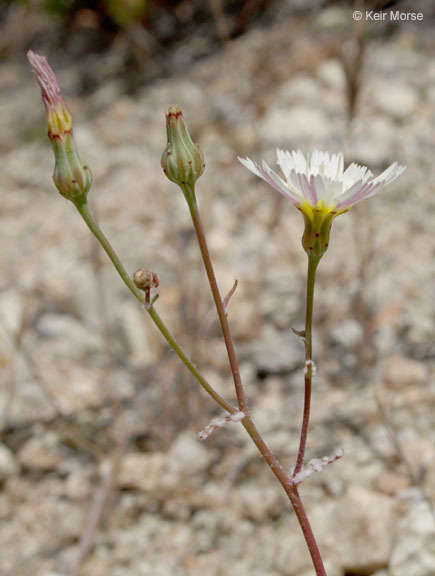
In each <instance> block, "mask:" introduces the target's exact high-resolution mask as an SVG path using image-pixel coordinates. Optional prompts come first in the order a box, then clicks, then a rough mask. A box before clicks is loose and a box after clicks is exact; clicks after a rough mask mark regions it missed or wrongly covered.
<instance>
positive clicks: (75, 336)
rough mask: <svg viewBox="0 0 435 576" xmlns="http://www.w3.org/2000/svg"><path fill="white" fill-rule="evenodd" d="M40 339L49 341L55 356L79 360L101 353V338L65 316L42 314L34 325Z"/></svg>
mask: <svg viewBox="0 0 435 576" xmlns="http://www.w3.org/2000/svg"><path fill="white" fill-rule="evenodd" d="M36 330H37V332H38V334H39V335H40V337H41V338H43V339H46V340H51V341H52V343H51V349H52V353H53V355H55V356H61V357H65V358H72V359H76V360H81V359H83V358H87V357H95V355H96V354H99V353H101V352H102V338H101V337H100V335H99V334H98V333H97V332H90V331H89V330H88V329H87V328H86V326H85V325H84V324H82V323H81V322H78V321H77V320H76V319H75V318H73V317H72V316H69V315H67V314H44V315H43V316H41V317H40V318H39V320H38V322H37V324H36Z"/></svg>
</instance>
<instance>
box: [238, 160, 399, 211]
mask: <svg viewBox="0 0 435 576" xmlns="http://www.w3.org/2000/svg"><path fill="white" fill-rule="evenodd" d="M277 156H278V165H279V167H280V168H281V170H282V172H283V174H284V177H285V180H283V179H282V178H281V177H280V176H279V175H278V174H277V173H276V172H274V171H273V170H272V169H271V168H270V167H269V166H268V165H267V164H266V162H265V161H264V160H263V162H262V165H261V166H260V165H259V164H257V163H256V162H253V161H252V160H250V159H249V158H239V160H240V162H241V163H242V164H243V165H244V166H246V168H248V170H250V171H251V172H253V173H254V174H255V175H256V176H259V177H260V178H262V179H263V180H265V181H266V182H268V183H269V184H270V185H271V186H273V187H274V188H275V189H276V190H278V192H280V193H281V194H282V195H283V196H285V197H286V198H289V199H290V200H291V201H292V202H293V203H294V204H295V205H297V206H300V207H302V206H304V205H305V204H308V205H309V206H311V207H312V208H318V209H321V210H324V211H327V212H332V211H336V212H337V213H340V212H344V211H347V210H348V209H349V208H351V207H352V206H354V205H355V204H358V202H361V200H364V199H365V198H369V197H370V196H373V195H374V194H377V193H378V192H379V191H380V190H382V188H384V187H385V186H387V184H390V183H391V182H393V181H394V180H395V179H396V178H397V177H398V176H400V174H402V172H403V171H404V170H405V166H399V165H398V164H397V162H394V163H393V164H391V166H390V167H389V168H387V169H386V170H384V172H382V174H380V175H379V176H378V177H377V178H372V176H373V174H372V173H371V172H370V170H369V169H368V168H366V167H365V166H360V165H358V164H356V163H355V162H352V164H350V165H349V166H348V167H347V168H346V170H344V162H343V154H342V153H341V152H339V153H338V154H329V152H321V151H319V150H316V149H315V150H314V151H313V152H312V154H307V155H306V157H305V156H304V154H303V153H302V152H301V151H300V150H298V151H297V152H294V151H293V152H289V151H287V150H279V149H278V150H277Z"/></svg>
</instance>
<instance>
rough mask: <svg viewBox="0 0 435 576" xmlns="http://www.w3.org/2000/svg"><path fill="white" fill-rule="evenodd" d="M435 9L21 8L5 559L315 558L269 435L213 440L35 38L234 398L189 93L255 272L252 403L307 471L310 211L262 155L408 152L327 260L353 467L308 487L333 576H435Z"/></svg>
mask: <svg viewBox="0 0 435 576" xmlns="http://www.w3.org/2000/svg"><path fill="white" fill-rule="evenodd" d="M355 11H360V12H361V13H362V16H363V17H362V18H361V19H360V20H357V19H355V18H354V13H355ZM366 11H367V12H370V11H373V14H375V13H376V14H382V13H383V14H385V15H386V16H385V19H384V20H377V21H376V20H370V16H367V14H366ZM382 11H383V12H382ZM392 12H393V13H396V12H398V13H400V14H401V15H402V16H401V19H400V20H399V21H396V20H394V21H393V20H391V13H392ZM417 13H422V14H423V19H422V20H414V21H413V20H411V19H409V18H411V15H412V14H417ZM407 15H408V16H407ZM434 26H435V4H434V3H433V2H431V1H429V0H422V1H419V0H415V1H397V2H388V3H385V2H371V3H370V2H366V3H364V2H356V3H355V4H354V3H353V2H345V1H342V2H337V1H326V0H306V1H302V0H269V1H268V0H247V1H245V2H241V1H240V2H239V1H230V0H208V1H207V0H203V1H200V0H183V1H181V2H176V1H170V0H100V1H98V0H95V1H94V2H82V1H80V0H71V1H60V0H59V1H56V0H40V1H31V0H29V1H17V0H10V1H6V0H3V1H2V3H1V4H0V32H1V33H0V157H1V172H2V177H1V181H0V199H1V209H0V218H1V224H0V246H1V250H0V269H1V275H0V549H1V551H2V552H1V554H0V576H27V575H32V576H167V575H171V576H197V575H200V574H201V575H202V574H204V573H207V574H209V575H212V576H227V575H228V574H231V575H233V576H247V575H248V574H249V575H250V576H265V575H267V576H311V575H312V574H313V569H312V567H311V564H310V560H309V557H308V554H307V552H306V550H305V544H304V541H303V538H302V536H301V534H300V532H299V527H298V526H297V522H296V521H295V518H294V515H293V513H292V512H291V510H290V506H289V504H288V502H287V501H286V498H285V496H284V494H282V493H281V488H280V486H279V485H278V484H277V483H276V481H275V479H274V478H273V477H272V475H271V474H270V472H269V470H268V469H267V467H266V466H265V464H264V463H263V462H262V461H261V459H260V457H259V456H258V454H257V453H256V451H255V448H254V447H253V446H251V444H250V442H249V439H248V437H247V436H246V435H245V434H244V433H243V429H242V427H241V426H239V425H237V424H231V425H229V426H228V427H227V428H225V429H223V430H220V431H218V432H217V433H215V434H214V435H213V436H212V437H210V438H209V439H208V440H206V441H205V442H201V441H200V440H199V439H198V432H200V431H201V430H202V429H204V428H205V426H206V425H207V424H208V423H209V421H210V418H211V417H212V416H214V415H219V414H220V411H219V410H218V409H217V408H216V406H215V405H213V403H212V402H211V400H209V399H208V397H206V396H205V395H204V394H203V393H202V391H201V389H200V388H199V387H198V385H197V384H196V383H195V382H193V381H192V378H191V377H190V375H189V374H188V373H187V371H186V370H185V369H184V367H183V366H182V365H181V364H180V362H179V361H178V359H177V358H176V357H175V356H174V354H173V353H172V352H171V351H170V350H169V349H168V348H167V347H166V345H165V344H164V342H163V341H162V339H161V338H160V337H159V334H158V333H157V332H156V330H155V329H154V326H153V325H152V324H151V322H150V321H149V319H148V317H147V316H146V315H145V314H144V312H143V311H142V310H141V309H140V307H139V306H138V305H137V304H136V302H135V301H134V300H133V299H132V297H131V296H130V294H129V292H128V291H127V289H126V288H125V287H124V285H123V284H122V283H121V281H120V280H119V279H118V277H117V276H116V274H115V272H114V271H113V270H112V268H111V266H110V264H109V262H108V260H107V258H106V256H105V254H104V253H102V251H101V250H100V249H99V248H98V246H97V245H96V243H95V241H94V240H93V238H91V236H90V233H88V231H87V229H86V227H85V225H84V223H83V222H82V221H81V219H80V217H79V215H78V214H77V213H76V211H75V209H74V207H73V205H72V204H70V203H68V202H67V201H66V200H64V199H63V198H61V197H60V196H59V195H58V194H57V192H56V190H55V188H54V185H53V183H52V180H51V174H52V170H53V158H52V152H51V150H50V145H49V142H48V140H47V138H46V134H45V113H44V109H43V105H42V102H41V97H40V93H39V90H38V86H37V83H36V80H35V78H34V75H33V74H32V72H31V70H30V66H29V64H28V63H27V60H26V51H27V50H28V49H32V50H34V51H35V52H37V53H39V54H41V55H44V56H46V57H47V59H48V61H49V63H50V64H51V66H52V67H53V69H54V71H55V72H56V75H57V78H58V81H59V84H60V86H61V88H62V92H63V95H64V98H65V99H66V100H67V102H68V104H69V107H70V109H71V111H72V114H73V119H74V129H75V136H76V140H77V143H78V146H79V149H80V152H81V155H82V157H83V158H84V159H86V161H87V163H88V164H89V165H90V166H91V168H92V171H93V176H94V184H93V188H92V190H91V192H90V195H89V200H90V204H91V207H92V209H93V211H94V212H95V214H96V215H97V219H98V221H99V223H100V225H101V227H102V229H103V231H104V232H105V233H106V235H107V236H108V237H109V239H110V240H111V242H112V244H113V246H114V248H115V250H116V251H117V252H118V254H119V256H120V257H121V259H122V261H123V262H124V264H125V266H126V268H127V269H128V270H129V272H131V273H133V272H134V271H135V270H136V269H138V268H140V267H146V268H149V269H151V270H153V271H154V272H156V273H157V274H158V275H159V279H160V286H159V289H158V292H159V295H160V297H159V300H158V302H157V304H156V306H157V309H158V311H159V312H160V314H161V315H162V316H163V318H164V319H165V321H166V322H167V324H168V325H169V326H170V327H171V329H172V330H173V332H174V334H175V335H176V337H177V339H178V341H179V342H180V343H181V344H182V345H183V347H184V348H185V349H186V350H187V351H188V352H189V353H190V354H191V355H192V357H193V358H194V360H195V362H196V364H197V365H198V366H199V367H200V369H201V370H202V372H203V373H204V375H205V376H206V377H207V378H208V379H209V381H210V383H212V384H213V385H214V386H215V387H216V388H217V389H218V390H219V392H220V393H221V394H222V395H224V396H225V397H226V398H227V399H229V400H231V401H232V400H233V399H234V392H233V388H232V384H231V377H230V371H229V368H228V362H227V360H226V354H225V349H224V346H223V341H222V338H221V336H220V333H219V329H218V326H217V323H216V319H215V312H214V310H213V307H212V301H211V297H210V293H209V289H208V287H207V284H206V279H205V274H204V272H203V269H202V264H201V261H200V259H199V251H198V248H197V246H196V244H195V242H194V237H193V230H192V227H191V223H190V221H189V216H188V211H187V207H186V205H185V202H184V199H183V197H182V195H181V193H180V191H179V190H178V188H176V187H175V185H172V184H171V183H170V182H169V181H168V180H166V179H165V177H164V175H163V173H162V171H161V168H160V156H161V154H162V152H163V150H164V147H165V144H166V142H165V139H166V132H165V116H164V113H165V109H167V108H168V106H170V105H171V104H179V105H180V106H181V107H182V109H183V111H184V115H185V118H186V120H187V122H188V124H189V127H190V129H191V132H192V135H193V137H194V139H195V141H197V142H198V143H199V144H200V146H201V148H202V150H203V151H204V154H205V158H206V170H205V172H204V175H203V176H202V177H201V179H200V180H199V182H198V187H197V188H198V190H197V193H198V199H199V203H200V208H201V212H202V214H203V218H204V222H205V227H206V231H207V235H208V240H209V245H210V250H211V252H212V255H213V258H214V261H215V266H216V273H217V277H218V280H219V283H220V286H221V291H222V293H223V294H226V293H227V292H228V291H229V290H230V289H231V287H232V286H233V284H234V281H235V279H236V278H237V279H238V281H239V285H238V288H237V291H236V293H235V294H234V296H233V297H232V299H231V302H230V305H229V319H230V323H231V326H232V331H233V335H234V340H235V344H236V348H237V351H238V354H239V360H240V368H241V373H242V376H243V380H244V383H245V387H246V392H247V395H248V397H249V399H250V405H251V407H252V413H253V417H254V420H255V421H256V422H257V425H258V427H259V429H260V430H261V432H262V433H263V435H264V437H265V439H266V441H267V442H268V443H269V445H270V447H271V448H272V450H273V451H274V452H275V453H276V455H277V456H279V457H280V458H282V462H283V465H284V466H286V468H287V469H288V470H290V468H291V466H292V465H293V464H294V461H295V457H296V453H297V448H298V433H299V426H300V419H301V414H302V401H303V346H302V344H301V342H300V341H299V340H298V339H297V337H296V336H295V335H294V334H293V333H292V331H291V327H294V328H296V329H301V328H302V327H303V322H304V296H305V274H306V270H305V268H306V256H305V254H304V252H303V250H302V248H301V243H300V238H301V235H302V231H303V221H302V218H301V216H300V214H299V212H298V211H297V210H295V209H294V208H293V206H292V205H291V204H290V203H289V202H286V201H285V199H283V198H281V197H280V196H279V194H278V193H276V192H275V191H274V190H273V189H271V188H270V187H268V186H267V185H266V184H265V183H264V182H262V181H261V180H259V179H258V178H255V177H254V176H253V175H252V174H251V173H249V172H248V171H247V170H246V169H245V168H244V167H243V166H242V165H241V164H240V163H238V161H237V156H249V157H251V158H253V159H255V160H257V161H260V160H261V159H262V158H265V159H266V160H267V161H268V162H269V164H270V165H271V166H274V164H275V149H276V148H277V147H282V148H284V149H290V150H292V149H298V148H300V149H301V150H302V151H304V152H308V151H311V150H312V149H313V148H314V147H318V148H320V149H326V150H329V151H334V152H336V151H339V150H343V152H344V155H345V160H346V164H348V163H350V162H352V161H356V162H359V163H362V164H365V165H367V166H369V168H370V169H371V170H372V172H373V173H374V174H375V175H377V174H378V173H380V171H382V170H384V169H385V168H386V167H387V166H388V165H389V164H391V163H392V162H394V161H398V162H399V163H400V164H405V165H406V166H407V170H406V172H405V173H404V175H403V176H401V177H400V178H399V179H398V180H397V181H396V182H395V183H394V184H392V185H391V186H390V187H388V188H387V189H385V190H384V191H383V192H382V193H381V194H380V195H379V196H376V197H374V198H373V199H370V201H367V202H366V203H363V204H361V205H358V206H357V207H356V208H355V209H353V210H352V211H351V212H350V213H349V214H346V215H344V216H341V217H340V218H338V219H337V220H336V221H335V222H334V226H333V230H332V234H331V244H330V248H329V251H328V252H327V254H326V255H325V257H324V258H323V260H322V262H321V264H320V266H319V270H318V280H317V288H316V301H315V311H314V324H315V339H314V357H315V359H316V364H317V367H318V373H317V376H316V379H315V381H314V392H313V412H312V421H311V428H310V435H309V440H308V447H307V454H306V459H307V461H308V460H309V459H311V458H314V457H323V456H326V455H330V454H333V453H334V452H335V451H336V450H337V449H338V448H344V450H345V456H344V458H342V459H341V460H340V461H339V462H337V463H335V464H333V465H331V466H330V467H328V468H327V469H326V470H325V471H324V472H322V473H321V474H317V475H314V476H312V477H310V478H308V479H307V480H306V481H305V482H304V485H303V486H302V489H301V493H302V497H303V499H304V502H305V504H306V507H307V510H308V514H309V516H310V518H311V520H312V524H313V529H314V532H315V534H316V535H317V537H318V541H319V545H320V548H321V550H322V552H323V554H324V558H325V562H326V567H327V573H328V576H358V575H360V576H433V575H434V574H435V514H434V502H435V464H434V463H435V416H434V414H435V410H434V408H435V377H434V374H435V345H434V340H435V307H434V286H435V235H434V217H435V194H434V193H435V189H434V186H435V185H434V182H435V164H434V162H433V157H434V150H435V60H434V55H435V35H434Z"/></svg>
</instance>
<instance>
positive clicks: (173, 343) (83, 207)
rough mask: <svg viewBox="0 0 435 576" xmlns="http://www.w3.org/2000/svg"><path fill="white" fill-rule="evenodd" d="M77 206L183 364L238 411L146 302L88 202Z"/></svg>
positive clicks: (215, 397)
mask: <svg viewBox="0 0 435 576" xmlns="http://www.w3.org/2000/svg"><path fill="white" fill-rule="evenodd" d="M75 206H76V208H77V210H78V211H79V213H80V215H81V217H82V218H83V220H84V221H85V222H86V224H87V225H88V227H89V229H90V230H91V232H92V234H93V235H94V236H95V238H96V239H97V240H98V242H99V243H100V245H101V246H102V248H103V249H104V251H105V252H106V254H107V255H108V257H109V258H110V260H111V261H112V263H113V265H114V267H115V268H116V271H117V272H118V274H119V275H120V277H121V279H122V280H123V282H124V284H125V285H126V286H127V288H128V289H129V290H130V292H132V294H133V295H134V297H135V298H136V299H137V300H138V301H139V302H140V303H141V304H143V305H144V307H145V310H146V311H147V312H148V314H149V316H150V318H151V320H152V321H153V322H154V324H155V325H156V326H157V328H158V329H159V331H160V332H161V334H162V336H163V337H164V338H165V340H166V341H167V343H168V344H169V346H170V347H171V348H172V349H173V350H174V352H175V354H177V356H178V357H179V358H180V360H181V361H182V362H183V364H184V365H185V366H186V368H187V369H188V370H189V371H190V372H191V373H192V374H193V376H194V377H195V378H196V380H197V381H198V382H199V384H200V385H201V386H202V387H203V388H204V390H205V391H206V392H207V393H208V394H209V395H210V396H211V397H212V398H213V400H214V401H215V402H216V403H217V404H219V406H221V407H222V408H223V409H224V410H226V411H227V412H229V413H230V414H234V413H236V412H237V411H238V410H237V408H235V407H234V406H233V405H232V404H230V403H229V402H227V401H226V400H225V399H224V398H222V396H221V395H220V394H218V392H216V390H214V388H213V387H212V386H210V384H209V383H208V382H207V380H206V379H205V378H204V377H203V376H202V374H201V373H200V372H199V370H198V368H197V367H196V366H195V364H194V363H193V362H192V361H191V360H190V359H189V358H188V356H187V355H186V354H185V352H184V351H183V349H182V348H181V347H180V346H179V344H178V343H177V341H176V340H175V338H174V337H173V336H172V334H171V332H170V331H169V329H168V328H167V326H166V324H165V323H164V322H163V320H162V318H161V317H160V315H159V314H158V312H157V311H156V309H155V308H154V306H153V305H152V304H147V303H146V302H145V295H144V293H143V292H142V291H141V290H139V289H138V288H136V286H135V284H134V282H133V281H132V279H131V278H130V276H129V274H128V272H127V270H126V269H125V268H124V265H123V264H122V262H121V260H120V259H119V257H118V255H117V254H116V252H115V251H114V249H113V248H112V245H111V244H110V242H109V240H108V239H107V238H106V236H105V235H104V234H103V232H102V230H101V228H100V227H99V226H98V224H97V222H96V221H95V219H94V217H93V216H92V213H91V211H90V209H89V206H88V204H87V203H86V202H84V203H76V204H75Z"/></svg>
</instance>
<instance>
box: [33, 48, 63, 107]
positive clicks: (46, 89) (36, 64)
mask: <svg viewBox="0 0 435 576" xmlns="http://www.w3.org/2000/svg"><path fill="white" fill-rule="evenodd" d="M27 59H28V61H29V62H30V65H31V66H32V68H33V71H34V72H35V74H36V79H37V81H38V84H39V87H40V88H41V93H42V99H43V101H44V104H45V107H46V108H49V107H53V106H55V105H56V104H58V103H59V102H60V101H61V100H62V96H61V95H60V88H59V84H58V83H57V80H56V76H55V74H54V72H53V70H52V69H51V66H50V65H49V63H48V62H47V59H46V58H45V57H44V56H39V54H36V53H35V52H32V50H29V51H28V52H27Z"/></svg>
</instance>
